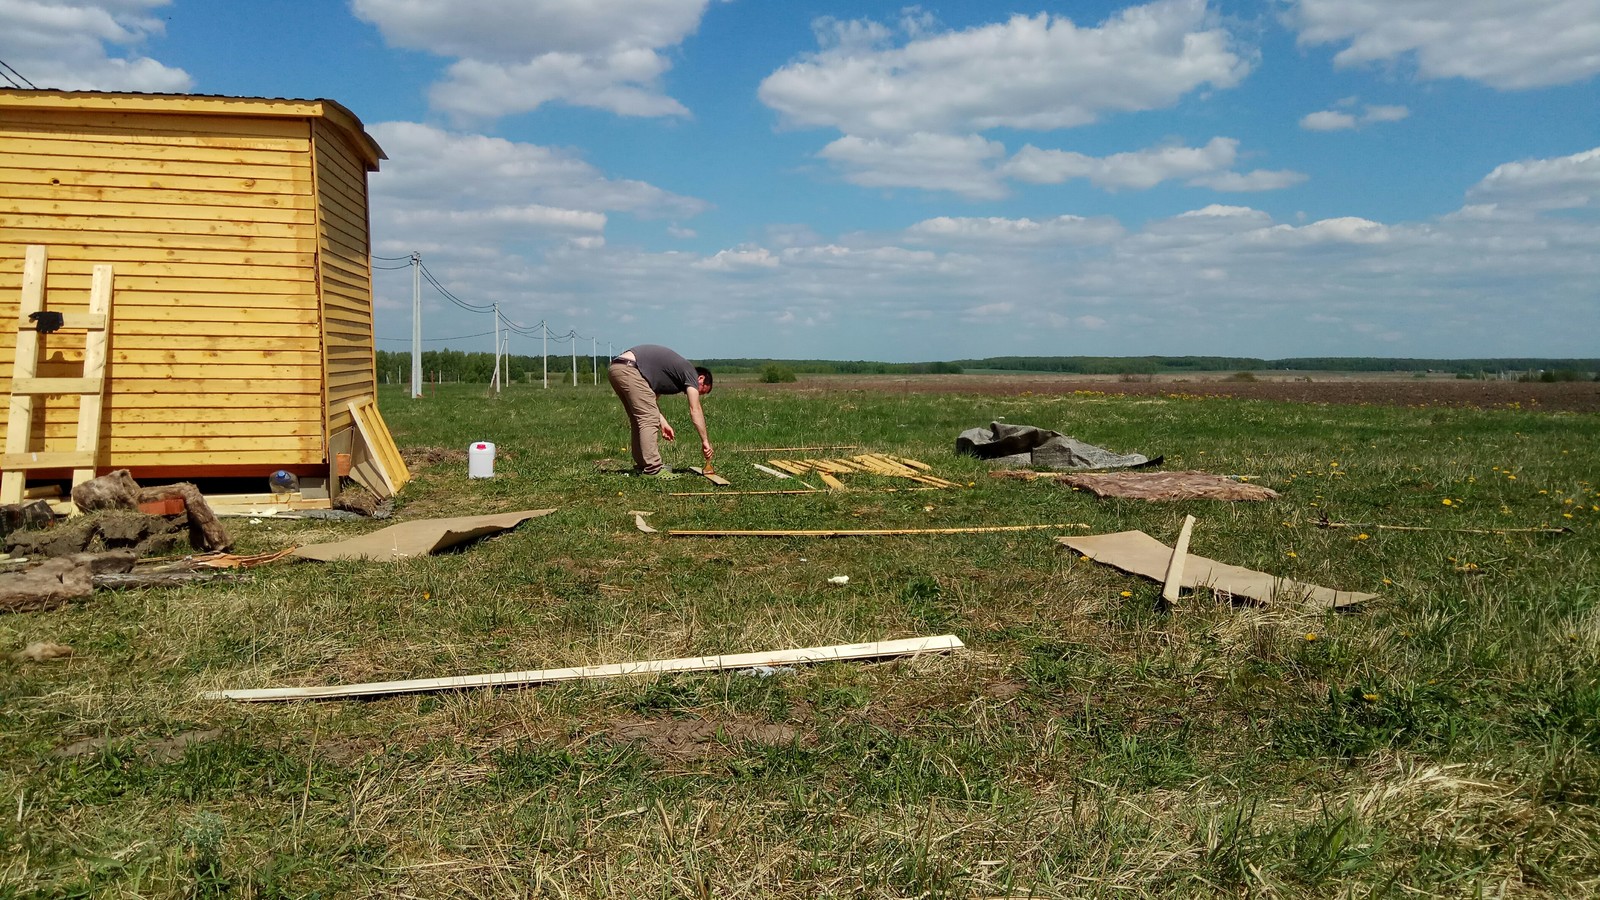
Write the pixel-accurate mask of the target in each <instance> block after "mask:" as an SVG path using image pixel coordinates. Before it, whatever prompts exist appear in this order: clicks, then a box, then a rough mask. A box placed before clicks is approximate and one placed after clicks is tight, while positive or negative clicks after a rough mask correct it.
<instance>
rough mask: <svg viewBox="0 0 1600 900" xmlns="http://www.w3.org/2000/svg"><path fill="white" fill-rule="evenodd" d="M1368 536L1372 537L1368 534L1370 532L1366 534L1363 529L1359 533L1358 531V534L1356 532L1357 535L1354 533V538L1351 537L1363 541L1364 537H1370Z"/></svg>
mask: <svg viewBox="0 0 1600 900" xmlns="http://www.w3.org/2000/svg"><path fill="white" fill-rule="evenodd" d="M1370 537H1372V535H1370V534H1367V533H1366V532H1365V531H1363V532H1361V533H1360V534H1358V535H1356V536H1355V537H1354V538H1353V540H1357V541H1364V540H1366V539H1367V538H1370Z"/></svg>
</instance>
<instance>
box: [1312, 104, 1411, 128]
mask: <svg viewBox="0 0 1600 900" xmlns="http://www.w3.org/2000/svg"><path fill="white" fill-rule="evenodd" d="M1410 115H1411V110H1409V109H1407V108H1406V107H1404V106H1372V105H1368V106H1367V108H1366V109H1365V110H1363V111H1362V112H1361V113H1360V114H1359V115H1358V114H1356V113H1353V112H1344V111H1342V110H1334V109H1324V110H1319V111H1318V112H1314V113H1309V114H1307V115H1305V116H1303V117H1302V118H1301V119H1300V127H1301V128H1304V129H1305V130H1306V131H1348V130H1350V129H1353V128H1359V127H1361V126H1363V125H1371V124H1374V123H1377V122H1399V121H1401V120H1403V119H1406V118H1408V117H1409V116H1410Z"/></svg>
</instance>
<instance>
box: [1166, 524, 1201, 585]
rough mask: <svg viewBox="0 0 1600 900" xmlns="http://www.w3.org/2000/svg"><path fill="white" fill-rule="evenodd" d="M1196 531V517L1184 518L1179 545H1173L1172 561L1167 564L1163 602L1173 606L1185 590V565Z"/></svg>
mask: <svg viewBox="0 0 1600 900" xmlns="http://www.w3.org/2000/svg"><path fill="white" fill-rule="evenodd" d="M1193 530H1194V516H1184V517H1183V527H1182V528H1180V529H1178V543H1177V544H1175V545H1173V548H1172V559H1171V560H1169V561H1168V562H1167V577H1166V578H1165V579H1164V580H1163V581H1162V584H1161V602H1162V603H1165V604H1167V605H1169V606H1170V605H1171V604H1174V603H1177V602H1178V594H1179V592H1181V591H1182V590H1183V563H1184V560H1185V559H1186V558H1187V557H1188V556H1189V533H1190V532H1192V531H1193Z"/></svg>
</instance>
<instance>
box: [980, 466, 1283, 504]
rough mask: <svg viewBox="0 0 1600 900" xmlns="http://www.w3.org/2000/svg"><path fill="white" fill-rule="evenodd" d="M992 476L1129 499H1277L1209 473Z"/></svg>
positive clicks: (1254, 487) (1258, 488) (1257, 488)
mask: <svg viewBox="0 0 1600 900" xmlns="http://www.w3.org/2000/svg"><path fill="white" fill-rule="evenodd" d="M989 474H990V476H991V477H993V478H1024V479H1027V480H1029V481H1032V480H1034V479H1036V478H1048V479H1050V480H1051V481H1054V482H1056V483H1058V484H1064V485H1067V486H1068V487H1074V488H1082V489H1083V490H1086V491H1088V492H1090V493H1092V494H1094V495H1095V496H1096V497H1121V498H1125V499H1129V500H1276V499H1278V492H1277V491H1274V490H1272V489H1271V488H1264V487H1262V486H1260V485H1258V484H1246V483H1244V482H1240V481H1235V480H1234V479H1232V478H1228V477H1226V476H1223V475H1212V474H1211V473H1209V472H1099V473H1093V474H1062V475H1055V474H1046V473H1041V472H1028V471H1016V470H1006V471H1001V472H990V473H989Z"/></svg>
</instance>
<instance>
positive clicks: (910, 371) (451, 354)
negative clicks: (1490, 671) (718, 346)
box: [378, 350, 1600, 384]
mask: <svg viewBox="0 0 1600 900" xmlns="http://www.w3.org/2000/svg"><path fill="white" fill-rule="evenodd" d="M697 362H698V363H699V364H700V365H703V366H706V367H708V368H710V369H711V370H712V371H714V372H727V373H729V374H742V373H756V374H770V373H771V372H773V371H777V372H782V373H794V374H798V375H959V374H961V373H962V372H971V371H991V372H1061V373H1065V374H1075V375H1166V374H1182V373H1184V372H1261V371H1292V372H1437V373H1444V374H1454V375H1459V376H1464V377H1465V376H1476V375H1481V374H1487V375H1496V374H1500V373H1514V374H1529V373H1546V374H1547V373H1562V374H1563V375H1566V374H1569V373H1570V374H1580V375H1584V376H1587V377H1593V375H1594V374H1595V373H1597V372H1600V359H1537V358H1529V357H1499V358H1492V359H1387V358H1382V357H1372V356H1323V357H1317V356H1308V357H1293V358H1289V359H1255V358H1252V357H1243V356H991V357H988V358H986V359H958V360H954V361H948V362H914V363H887V362H873V361H871V360H835V359H756V358H727V359H702V360H697ZM549 364H550V380H551V381H552V382H559V383H563V384H564V383H567V382H568V381H570V380H571V377H572V359H571V357H570V356H557V355H552V356H550V357H549ZM577 364H578V381H579V383H584V384H587V383H592V382H593V381H594V376H595V373H594V368H593V364H592V361H591V359H590V358H589V357H588V356H583V355H580V356H579V357H578V359H577ZM605 364H606V360H604V359H602V360H600V365H601V366H602V367H604V366H605ZM510 368H511V378H510V380H511V381H512V382H513V383H517V382H523V383H527V382H533V381H542V380H543V377H544V358H543V357H539V356H513V357H511V359H510ZM422 370H423V373H424V379H425V380H426V381H430V382H431V381H447V382H450V381H465V382H488V380H489V376H490V374H492V372H493V371H494V355H493V354H490V353H466V352H463V351H460V350H429V351H426V352H424V353H423V354H422ZM410 378H411V354H410V353H408V352H403V351H390V350H379V351H378V381H380V382H382V383H385V384H404V383H406V382H407V381H409V380H410ZM1547 380H1548V379H1547ZM1562 380H1566V379H1565V378H1563V379H1562Z"/></svg>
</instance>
